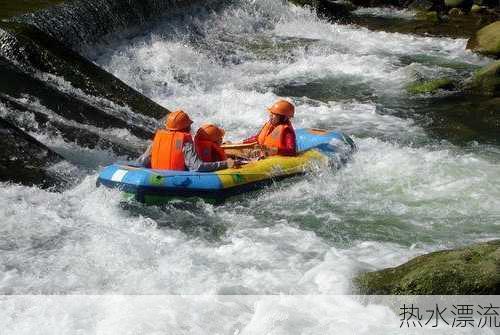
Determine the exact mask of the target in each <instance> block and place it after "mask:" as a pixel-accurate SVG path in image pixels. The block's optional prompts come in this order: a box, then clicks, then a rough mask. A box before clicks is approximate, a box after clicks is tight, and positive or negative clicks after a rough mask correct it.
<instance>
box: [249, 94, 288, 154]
mask: <svg viewBox="0 0 500 335" xmlns="http://www.w3.org/2000/svg"><path fill="white" fill-rule="evenodd" d="M267 110H268V112H269V121H268V122H266V124H264V126H263V127H262V129H261V130H260V131H259V133H258V134H256V135H254V136H252V137H250V138H247V139H246V140H244V141H243V143H252V142H257V143H258V144H259V145H260V146H261V147H262V154H263V155H264V156H273V155H280V156H295V155H297V143H296V139H295V130H294V129H293V126H292V123H291V121H290V119H291V118H292V117H293V116H294V115H295V106H294V105H293V104H292V103H290V102H288V101H286V100H278V101H276V102H275V103H274V104H273V105H272V106H271V107H269V108H268V109H267Z"/></svg>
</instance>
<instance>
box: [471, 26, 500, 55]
mask: <svg viewBox="0 0 500 335" xmlns="http://www.w3.org/2000/svg"><path fill="white" fill-rule="evenodd" d="M466 48H467V49H470V50H472V51H475V52H478V53H481V54H483V55H487V56H493V57H496V58H498V57H500V21H496V22H493V23H491V24H489V25H487V26H486V27H483V28H482V29H480V30H478V31H477V32H476V34H474V36H473V37H472V38H471V39H469V41H468V42H467V47H466Z"/></svg>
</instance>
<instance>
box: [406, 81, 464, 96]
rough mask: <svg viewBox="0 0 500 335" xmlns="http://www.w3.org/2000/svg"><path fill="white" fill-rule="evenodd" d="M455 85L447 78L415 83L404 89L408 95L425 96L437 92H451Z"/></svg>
mask: <svg viewBox="0 0 500 335" xmlns="http://www.w3.org/2000/svg"><path fill="white" fill-rule="evenodd" d="M455 87H456V84H455V82H454V81H453V80H451V79H449V78H440V79H433V80H428V81H424V82H416V83H413V84H410V85H408V86H407V87H406V90H407V92H408V93H411V94H425V93H436V92H437V91H438V90H453V89H455Z"/></svg>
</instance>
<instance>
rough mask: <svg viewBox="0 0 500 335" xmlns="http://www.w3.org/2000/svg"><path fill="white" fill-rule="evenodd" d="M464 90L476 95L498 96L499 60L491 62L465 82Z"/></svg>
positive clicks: (499, 94) (499, 91)
mask: <svg viewBox="0 0 500 335" xmlns="http://www.w3.org/2000/svg"><path fill="white" fill-rule="evenodd" d="M465 91H467V92H468V93H472V94H477V95H488V96H500V61H496V62H493V63H491V64H489V65H487V66H485V67H483V68H482V69H480V70H479V71H477V72H476V73H474V75H473V76H472V78H470V79H469V80H467V81H466V82H465Z"/></svg>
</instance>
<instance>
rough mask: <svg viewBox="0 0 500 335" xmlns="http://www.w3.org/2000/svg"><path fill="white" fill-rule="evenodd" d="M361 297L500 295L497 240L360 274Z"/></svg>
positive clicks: (424, 256) (498, 244)
mask: <svg viewBox="0 0 500 335" xmlns="http://www.w3.org/2000/svg"><path fill="white" fill-rule="evenodd" d="M354 283H355V285H356V286H357V289H358V290H359V293H361V294H403V295H436V294H439V295H469V294H483V295H489V294H494V295H497V294H500V240H496V241H490V242H486V243H480V244H475V245H473V246H470V247H466V248H461V249H456V250H447V251H438V252H433V253H430V254H427V255H423V256H419V257H417V258H414V259H412V260H410V261H409V262H407V263H405V264H403V265H400V266H398V267H395V268H389V269H384V270H380V271H375V272H369V273H364V274H361V275H359V276H358V277H356V278H355V279H354Z"/></svg>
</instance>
